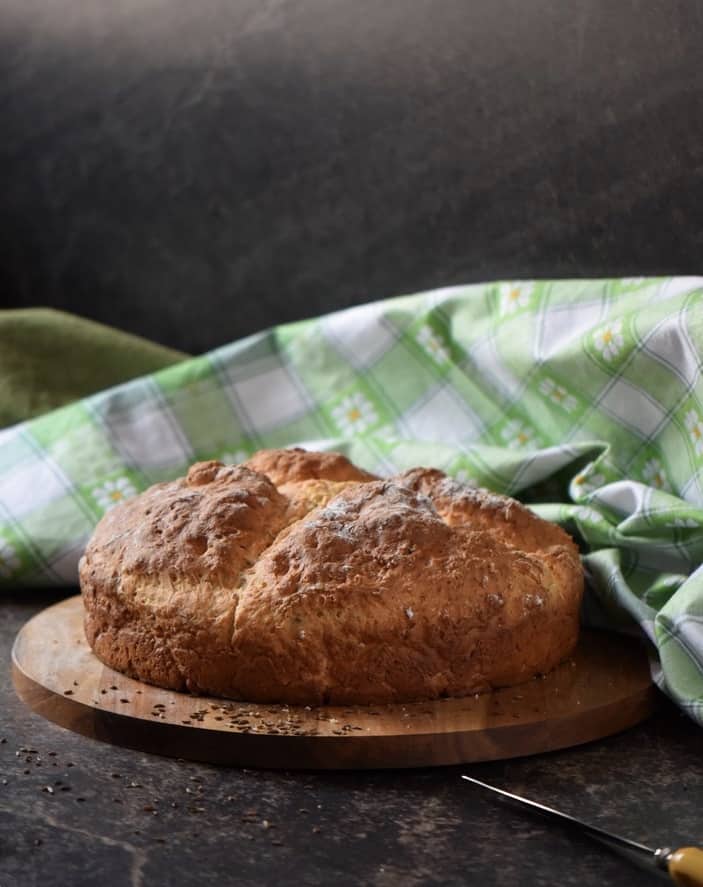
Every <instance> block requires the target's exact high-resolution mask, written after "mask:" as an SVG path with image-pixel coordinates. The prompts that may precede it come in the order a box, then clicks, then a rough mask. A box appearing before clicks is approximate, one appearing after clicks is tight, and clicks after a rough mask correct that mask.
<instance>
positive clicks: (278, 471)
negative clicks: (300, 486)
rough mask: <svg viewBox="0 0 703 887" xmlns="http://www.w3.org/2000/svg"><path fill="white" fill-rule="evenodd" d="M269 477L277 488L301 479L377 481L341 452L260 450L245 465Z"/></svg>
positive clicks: (293, 448)
mask: <svg viewBox="0 0 703 887" xmlns="http://www.w3.org/2000/svg"><path fill="white" fill-rule="evenodd" d="M244 464H245V465H246V466H247V467H248V468H251V469H252V471H258V472H259V473H260V474H265V475H266V477H268V478H269V479H270V480H271V481H272V482H273V483H275V484H276V486H280V485H281V484H285V483H290V482H291V481H300V480H333V481H346V480H358V481H367V480H375V479H376V478H375V476H374V475H373V474H369V472H368V471H364V470H363V468H358V467H357V466H356V465H354V464H353V463H352V462H350V461H349V459H347V457H346V456H343V455H342V454H341V453H316V452H310V451H308V450H301V449H300V448H299V447H292V448H291V449H288V450H259V452H258V453H254V455H253V456H252V457H251V459H249V460H248V461H247V462H245V463H244Z"/></svg>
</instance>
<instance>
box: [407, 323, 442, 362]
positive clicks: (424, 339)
mask: <svg viewBox="0 0 703 887" xmlns="http://www.w3.org/2000/svg"><path fill="white" fill-rule="evenodd" d="M415 338H416V339H417V341H418V343H419V344H420V345H421V346H422V347H423V348H424V350H425V351H426V352H427V353H428V354H429V355H430V357H431V358H433V360H435V361H436V362H437V363H448V362H449V351H448V350H447V348H446V346H445V344H444V342H443V341H442V339H441V337H440V336H439V335H438V334H437V333H436V332H435V331H434V330H433V329H432V327H431V326H430V325H429V324H427V323H426V324H424V326H422V327H420V329H419V330H418V332H417V335H416V336H415Z"/></svg>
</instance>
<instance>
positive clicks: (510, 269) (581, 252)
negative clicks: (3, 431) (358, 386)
mask: <svg viewBox="0 0 703 887" xmlns="http://www.w3.org/2000/svg"><path fill="white" fill-rule="evenodd" d="M702 17H703V7H701V5H700V4H699V3H697V2H677V0H652V2H637V0H629V2H625V0H623V2H618V3H614V2H612V0H574V2H572V3H563V2H561V0H532V2H529V3H526V2H525V0H472V2H467V0H384V2H382V3H379V2H378V0H354V2H351V0H198V2H190V0H111V2H110V3H103V2H88V0H55V2H52V3H48V2H39V0H0V300H2V302H3V304H4V305H6V306H14V307H18V306H25V305H39V304H44V305H53V306H56V307H62V308H66V309H68V310H72V311H76V312H79V313H82V314H84V315H87V316H90V317H93V318H95V319H98V320H102V321H104V322H107V323H111V324H116V325H119V326H121V327H122V328H124V329H128V330H131V331H133V332H138V333H142V334H144V335H147V336H150V337H152V338H154V339H156V340H158V341H160V342H163V343H166V344H170V345H173V346H176V347H179V348H183V349H186V350H191V351H200V350H203V349H206V348H209V347H212V346H214V345H217V344H220V343H222V342H224V341H227V340H229V339H232V338H235V337H238V336H241V335H243V334H245V333H248V332H251V331H254V330H256V329H259V328H262V327H264V326H267V325H269V324H272V323H276V322H281V321H285V320H289V319H294V318H299V317H304V316H309V315H312V314H316V313H319V312H321V311H324V310H329V309H332V308H337V307H342V306H346V305H351V304H354V303H357V302H362V301H366V300H369V299H375V298H380V297H384V296H388V295H393V294H397V293H401V292H408V291H415V290H420V289H423V288H428V287H434V286H439V285H445V284H450V283H455V282H464V281H472V280H480V279H488V278H493V277H516V276H577V275H579V276H595V275H601V274H621V273H622V274H627V275H640V274H645V273H657V272H665V271H666V272H679V273H684V272H688V273H690V272H695V271H697V270H699V268H700V262H699V257H700V255H701V247H702V246H703V227H702V226H701V217H702V215H703V214H702V213H701V185H702V183H703V114H702V113H701V112H702V111H703V64H701V60H700V46H701V40H700V37H701V21H702Z"/></svg>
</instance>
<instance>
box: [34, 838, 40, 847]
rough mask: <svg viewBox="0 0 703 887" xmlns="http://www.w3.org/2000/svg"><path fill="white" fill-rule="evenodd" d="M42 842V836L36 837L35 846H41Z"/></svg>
mask: <svg viewBox="0 0 703 887" xmlns="http://www.w3.org/2000/svg"><path fill="white" fill-rule="evenodd" d="M41 842H42V840H41V838H35V840H34V846H35V847H40V846H41Z"/></svg>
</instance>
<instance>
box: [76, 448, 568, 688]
mask: <svg viewBox="0 0 703 887" xmlns="http://www.w3.org/2000/svg"><path fill="white" fill-rule="evenodd" d="M80 582H81V589H82V593H83V598H84V603H85V631H86V635H87V638H88V641H89V643H90V644H91V646H92V648H93V650H94V651H95V653H96V654H97V656H98V657H99V658H100V659H101V660H102V661H103V662H105V663H106V664H107V665H109V666H111V667H112V668H115V669H117V670H118V671H121V672H124V673H125V674H128V675H130V676H131V677H134V678H138V679H140V680H143V681H146V682H148V683H151V684H157V685H159V686H161V687H168V688H172V689H174V690H187V691H190V692H193V693H201V694H214V695H218V696H225V697H230V698H234V699H241V700H250V701H256V702H286V703H294V704H296V703H298V704H325V703H331V704H335V703H341V704H347V703H361V704H364V703H368V704H379V703H388V702H407V701H413V700H426V699H434V698H438V697H442V696H462V695H465V694H468V693H475V692H478V691H484V690H489V689H491V688H493V687H500V686H506V685H511V684H518V683H520V682H523V681H526V680H528V679H530V678H531V677H533V676H535V675H537V674H540V673H544V672H547V671H549V670H550V669H551V668H553V667H554V666H556V665H557V664H558V663H559V662H560V661H562V660H563V659H564V658H565V657H567V656H568V655H569V653H570V652H571V651H572V649H573V647H574V645H575V643H576V641H577V637H578V618H579V605H580V601H581V596H582V592H583V572H582V568H581V564H580V560H579V555H578V551H577V548H576V546H575V545H574V543H573V541H572V540H571V538H570V537H569V536H568V535H567V533H565V532H564V531H563V530H562V529H560V528H559V527H557V526H556V525H554V524H550V523H547V522H546V521H544V520H541V519H540V518H538V517H537V516H536V515H535V514H533V513H532V512H531V511H529V510H528V509H527V508H525V507H523V506H522V505H520V504H519V503H518V502H516V501H514V500H513V499H509V498H507V497H504V496H498V495H494V494H492V493H489V492H487V491H485V490H478V489H474V488H472V487H469V486H466V485H463V484H460V483H458V482H456V481H454V480H452V479H451V478H449V477H447V476H445V475H444V474H443V473H442V472H440V471H437V470H433V469H423V468H417V469H414V470H412V471H407V472H405V473H403V474H399V475H396V476H395V477H391V478H386V479H378V478H375V477H374V476H372V475H370V474H368V473H367V472H365V471H362V470H361V469H359V468H357V467H356V466H354V465H353V464H352V463H351V462H349V461H348V460H347V459H346V458H345V457H343V456H341V455H339V454H329V453H309V452H305V451H302V450H273V451H261V452H259V453H257V454H256V455H255V456H253V458H251V459H250V460H249V462H247V463H244V464H243V465H239V466H225V465H223V464H221V463H220V462H201V463H197V464H195V465H193V466H192V467H191V469H190V471H189V472H188V475H187V477H185V478H181V479H179V480H176V481H172V482H169V483H161V484H157V485H156V486H153V487H151V488H150V489H148V490H146V491H145V492H144V493H142V494H141V495H139V496H136V497H135V498H133V499H130V500H128V501H126V502H124V503H122V504H120V505H118V506H116V507H115V508H113V509H112V510H110V511H108V512H107V513H106V514H105V516H104V517H103V519H102V520H101V521H100V523H99V524H98V526H97V528H96V530H95V533H94V535H93V537H92V539H91V540H90V542H89V544H88V546H87V549H86V552H85V555H84V557H83V558H82V560H81V563H80Z"/></svg>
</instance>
